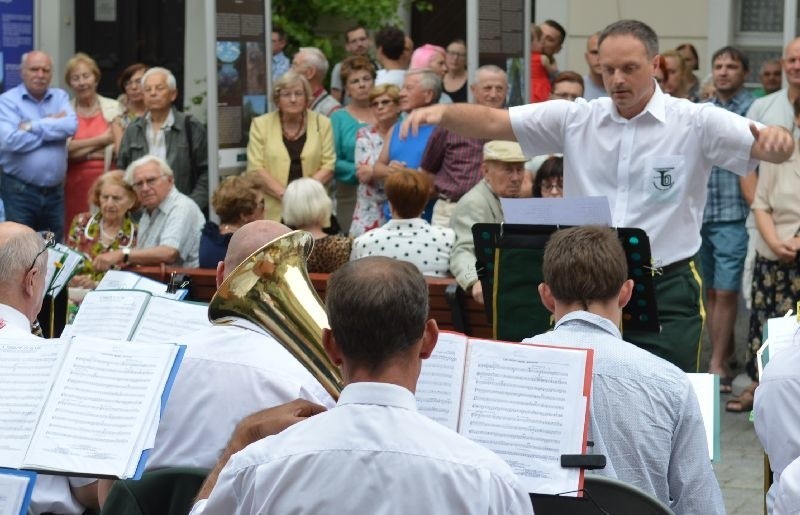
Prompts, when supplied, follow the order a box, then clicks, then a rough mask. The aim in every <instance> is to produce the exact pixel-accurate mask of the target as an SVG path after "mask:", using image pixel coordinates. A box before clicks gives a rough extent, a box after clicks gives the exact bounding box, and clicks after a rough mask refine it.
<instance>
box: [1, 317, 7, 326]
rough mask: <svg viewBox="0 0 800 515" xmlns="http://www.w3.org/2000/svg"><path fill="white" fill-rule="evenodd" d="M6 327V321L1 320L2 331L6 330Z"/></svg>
mask: <svg viewBox="0 0 800 515" xmlns="http://www.w3.org/2000/svg"><path fill="white" fill-rule="evenodd" d="M5 326H6V321H5V320H3V319H2V318H0V329H2V328H4V327H5Z"/></svg>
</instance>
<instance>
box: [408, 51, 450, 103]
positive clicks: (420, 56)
mask: <svg viewBox="0 0 800 515" xmlns="http://www.w3.org/2000/svg"><path fill="white" fill-rule="evenodd" d="M408 69H409V70H424V69H427V70H431V71H432V72H433V73H435V74H436V75H438V76H439V78H440V79H442V80H444V77H445V74H447V53H446V52H445V51H444V48H442V47H440V46H437V45H430V44H425V45H422V46H421V47H419V48H417V49H416V50H414V53H412V54H411V64H410V65H409V67H408ZM439 103H440V104H452V103H453V99H452V98H450V95H448V94H447V93H445V92H444V91H442V93H441V95H440V96H439Z"/></svg>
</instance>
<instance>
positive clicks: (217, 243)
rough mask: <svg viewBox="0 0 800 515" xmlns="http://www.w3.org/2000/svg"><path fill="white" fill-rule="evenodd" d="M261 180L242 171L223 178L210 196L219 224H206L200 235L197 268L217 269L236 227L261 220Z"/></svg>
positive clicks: (262, 192) (262, 215)
mask: <svg viewBox="0 0 800 515" xmlns="http://www.w3.org/2000/svg"><path fill="white" fill-rule="evenodd" d="M264 188H265V186H264V179H263V178H262V177H261V175H260V174H257V173H253V172H245V173H244V174H242V175H233V176H230V177H226V178H225V180H223V181H222V182H221V183H219V186H217V189H216V190H214V194H213V195H212V196H211V205H212V206H213V207H214V212H215V213H217V215H218V216H219V221H220V223H219V225H217V224H216V223H214V222H213V221H210V220H209V221H208V222H206V225H205V226H204V227H203V232H202V234H201V235H200V268H216V267H217V263H219V262H220V261H223V260H224V259H225V253H226V252H227V251H228V244H229V243H230V242H231V236H233V233H234V232H235V231H236V229H238V228H239V227H241V226H243V225H245V224H248V223H250V222H253V221H255V220H261V219H262V218H264Z"/></svg>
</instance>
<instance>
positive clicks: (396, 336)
mask: <svg viewBox="0 0 800 515" xmlns="http://www.w3.org/2000/svg"><path fill="white" fill-rule="evenodd" d="M327 309H328V317H329V319H330V325H331V329H325V330H324V333H323V337H322V338H323V345H324V347H325V351H326V352H327V353H328V355H329V356H330V358H331V360H332V361H333V362H334V363H336V364H338V365H341V369H342V375H343V378H344V382H345V385H346V386H345V388H344V390H343V391H342V394H341V397H340V398H339V402H338V403H337V405H336V407H335V408H333V409H332V410H330V411H328V412H325V413H321V414H318V415H314V416H313V417H311V418H308V419H307V420H303V421H301V422H299V423H297V424H295V425H293V426H291V427H289V428H288V429H285V430H284V431H283V432H281V433H280V434H278V435H275V436H271V437H268V438H264V439H262V440H259V441H257V442H255V443H252V444H250V445H248V446H247V447H246V448H245V449H244V450H243V451H241V452H238V453H237V454H236V455H234V456H233V457H231V458H230V460H227V456H230V455H231V454H232V452H233V451H236V450H238V449H239V448H241V447H243V446H244V445H247V444H248V443H249V441H248V440H244V441H242V440H241V439H240V437H241V436H242V435H241V432H240V431H237V432H236V433H235V434H234V439H233V440H232V441H231V445H230V446H229V448H228V449H227V452H226V453H225V455H223V460H222V461H221V465H224V468H223V469H222V471H221V473H220V474H219V477H218V479H217V478H216V477H215V474H214V473H213V472H212V475H211V476H210V478H211V479H210V480H209V481H207V483H206V484H205V485H204V487H203V489H202V490H201V492H200V494H199V496H198V498H199V499H201V500H200V501H199V502H198V504H197V505H195V507H194V509H193V510H192V513H193V514H199V513H226V514H240V513H241V514H243V513H341V514H350V513H353V514H355V513H460V514H478V513H483V514H485V513H504V514H518V513H519V514H521V513H525V514H530V513H532V508H531V503H530V498H529V497H528V493H527V492H525V490H524V489H523V488H522V487H521V485H520V483H519V481H518V480H517V478H516V476H515V475H514V473H513V472H512V471H511V469H510V468H509V466H508V465H507V464H506V463H504V462H503V461H502V460H501V459H500V458H498V457H497V456H496V455H495V454H494V453H492V452H491V451H489V450H487V449H485V448H483V447H481V446H480V445H478V444H476V443H474V442H472V441H470V440H467V439H466V438H464V437H462V436H461V435H459V434H457V433H455V432H453V431H451V430H449V429H447V428H445V427H444V426H442V425H440V424H438V423H436V422H434V421H432V420H431V419H429V418H427V417H425V416H422V415H420V414H419V413H418V412H417V405H416V401H415V399H414V391H415V389H416V385H417V379H418V377H419V373H420V368H421V366H422V360H424V359H427V358H428V357H429V356H430V355H431V352H432V351H433V349H434V347H435V345H436V340H437V337H438V328H437V326H436V321H434V320H432V319H428V287H427V285H426V283H425V280H424V278H423V277H422V275H421V274H420V273H419V271H418V270H417V269H416V267H415V266H414V265H412V264H411V263H407V262H405V261H398V260H394V259H391V258H386V257H368V258H364V259H360V260H358V261H351V262H349V263H347V264H346V265H345V266H344V267H342V268H340V269H339V270H338V271H337V272H335V273H334V274H333V276H332V277H331V280H330V282H329V283H328V291H327ZM250 441H252V437H251V439H250ZM226 455H227V456H226ZM225 461H227V465H225ZM387 484H391V488H388V489H387ZM206 499H207V500H206Z"/></svg>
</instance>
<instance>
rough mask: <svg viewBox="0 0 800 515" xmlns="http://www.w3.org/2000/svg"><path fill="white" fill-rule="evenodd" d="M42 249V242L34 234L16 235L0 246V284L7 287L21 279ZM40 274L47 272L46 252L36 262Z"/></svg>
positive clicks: (39, 237) (37, 235)
mask: <svg viewBox="0 0 800 515" xmlns="http://www.w3.org/2000/svg"><path fill="white" fill-rule="evenodd" d="M43 248H44V241H43V240H42V238H41V236H39V234H38V233H35V232H25V233H21V234H17V235H14V236H12V237H11V238H9V239H8V240H6V242H5V243H4V244H2V245H0V284H3V285H9V284H12V283H14V282H16V281H18V280H20V279H21V276H22V274H24V273H26V272H27V271H28V267H29V266H31V263H33V259H34V257H36V254H38V253H39V252H40V251H41V250H42V249H43ZM36 263H37V265H38V269H39V272H40V273H46V271H47V252H42V254H41V255H40V256H39V258H38V259H37V260H36Z"/></svg>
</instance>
